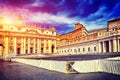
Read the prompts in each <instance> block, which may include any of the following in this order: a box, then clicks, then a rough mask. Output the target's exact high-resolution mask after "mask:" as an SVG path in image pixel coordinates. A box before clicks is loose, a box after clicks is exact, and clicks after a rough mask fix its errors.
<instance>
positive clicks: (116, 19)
mask: <svg viewBox="0 0 120 80" xmlns="http://www.w3.org/2000/svg"><path fill="white" fill-rule="evenodd" d="M118 20H120V18H115V19H112V20H109V21H108V22H113V21H118Z"/></svg>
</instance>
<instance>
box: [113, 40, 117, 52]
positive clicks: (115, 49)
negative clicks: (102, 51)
mask: <svg viewBox="0 0 120 80" xmlns="http://www.w3.org/2000/svg"><path fill="white" fill-rule="evenodd" d="M113 52H117V42H116V39H113Z"/></svg>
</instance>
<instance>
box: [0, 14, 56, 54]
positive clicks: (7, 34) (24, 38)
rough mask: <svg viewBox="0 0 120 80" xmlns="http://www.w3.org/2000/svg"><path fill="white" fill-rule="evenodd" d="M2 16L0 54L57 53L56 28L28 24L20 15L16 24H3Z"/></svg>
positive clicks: (0, 20)
mask: <svg viewBox="0 0 120 80" xmlns="http://www.w3.org/2000/svg"><path fill="white" fill-rule="evenodd" d="M2 19H3V18H2V17H1V18H0V56H5V55H8V54H11V53H14V54H16V55H21V54H34V53H38V54H44V53H48V54H51V53H52V54H53V53H56V29H55V28H54V27H52V26H51V27H50V28H45V27H43V26H40V25H35V24H34V25H29V24H26V23H25V21H24V20H23V18H22V16H21V15H19V16H18V18H17V19H16V22H15V24H5V23H4V24H3V23H2Z"/></svg>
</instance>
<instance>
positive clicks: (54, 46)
mask: <svg viewBox="0 0 120 80" xmlns="http://www.w3.org/2000/svg"><path fill="white" fill-rule="evenodd" d="M54 53H56V40H55V41H54Z"/></svg>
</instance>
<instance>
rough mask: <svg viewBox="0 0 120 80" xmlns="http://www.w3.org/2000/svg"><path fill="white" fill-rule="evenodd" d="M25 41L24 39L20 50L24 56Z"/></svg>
mask: <svg viewBox="0 0 120 80" xmlns="http://www.w3.org/2000/svg"><path fill="white" fill-rule="evenodd" d="M23 50H24V41H23V38H21V49H20V54H23V53H24V51H23Z"/></svg>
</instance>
